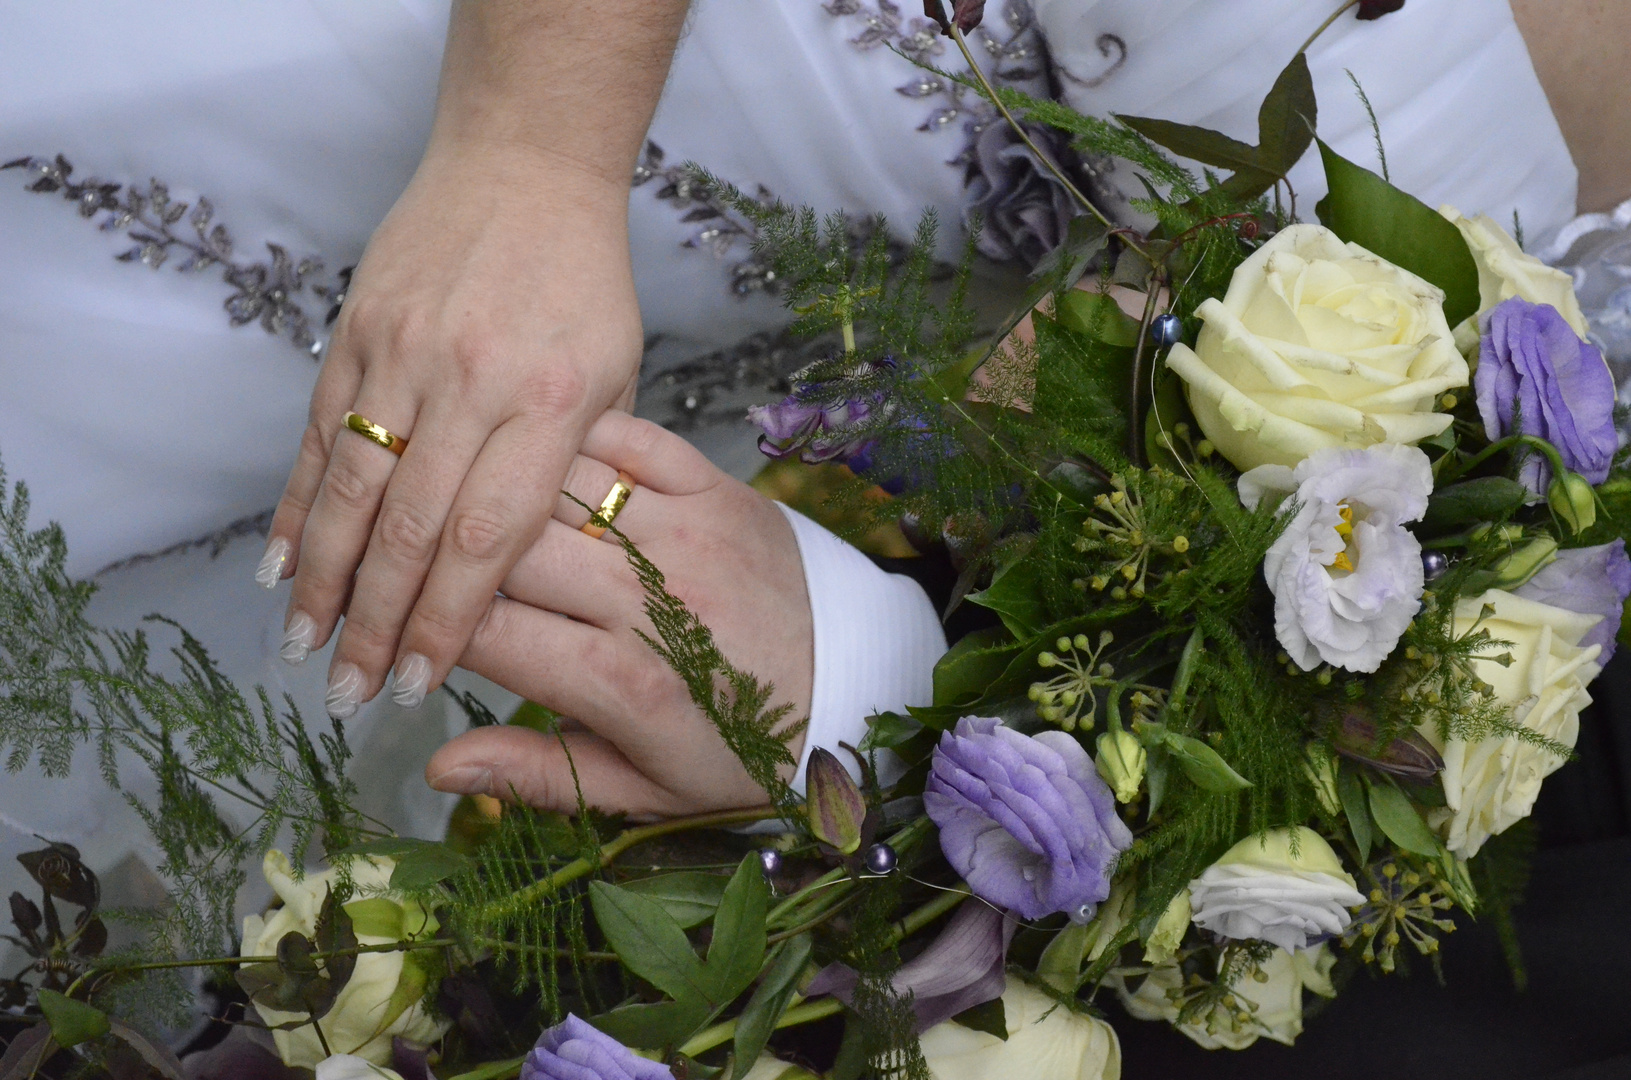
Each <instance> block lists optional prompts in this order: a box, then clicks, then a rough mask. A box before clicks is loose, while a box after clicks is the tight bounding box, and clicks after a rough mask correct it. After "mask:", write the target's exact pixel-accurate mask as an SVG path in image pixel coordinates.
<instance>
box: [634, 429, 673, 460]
mask: <svg viewBox="0 0 1631 1080" xmlns="http://www.w3.org/2000/svg"><path fill="white" fill-rule="evenodd" d="M665 434H667V432H665V431H664V430H663V429H662V428H661V427H658V426H657V425H656V424H653V423H652V422H651V421H649V420H636V421H635V422H634V423H632V424H630V425H629V432H628V436H627V441H628V448H629V453H630V456H632V457H634V458H636V459H640V460H644V459H647V458H651V457H655V456H657V454H658V452H659V451H660V450H661V449H662V439H663V436H664V435H665Z"/></svg>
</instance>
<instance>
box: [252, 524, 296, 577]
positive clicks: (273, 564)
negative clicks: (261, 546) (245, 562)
mask: <svg viewBox="0 0 1631 1080" xmlns="http://www.w3.org/2000/svg"><path fill="white" fill-rule="evenodd" d="M291 550H292V547H291V546H290V544H289V541H287V540H285V539H284V538H283V537H281V536H277V537H273V539H272V542H271V543H270V544H267V545H266V554H265V555H262V556H261V564H260V565H259V566H257V567H255V584H257V585H259V586H260V587H261V588H263V589H275V588H277V583H278V582H280V581H282V580H283V567H284V566H285V565H287V564H288V562H289V552H290V551H291Z"/></svg>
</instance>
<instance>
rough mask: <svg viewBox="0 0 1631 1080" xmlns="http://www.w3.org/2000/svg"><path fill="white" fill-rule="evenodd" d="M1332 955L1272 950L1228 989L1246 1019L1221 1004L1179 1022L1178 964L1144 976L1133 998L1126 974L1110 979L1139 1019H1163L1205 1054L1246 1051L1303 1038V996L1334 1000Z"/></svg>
mask: <svg viewBox="0 0 1631 1080" xmlns="http://www.w3.org/2000/svg"><path fill="white" fill-rule="evenodd" d="M1335 965H1336V956H1335V954H1333V953H1332V952H1331V950H1330V949H1328V948H1326V947H1325V946H1324V945H1320V946H1319V947H1318V948H1314V949H1305V950H1302V951H1300V952H1297V953H1288V952H1286V951H1285V950H1284V949H1275V950H1274V952H1273V953H1272V954H1271V955H1270V956H1269V958H1268V959H1267V960H1265V961H1263V964H1262V966H1261V967H1260V968H1258V971H1257V975H1259V976H1263V981H1261V982H1259V981H1258V978H1257V977H1256V976H1253V975H1246V976H1244V977H1243V978H1241V979H1240V980H1239V981H1238V982H1236V983H1235V985H1234V986H1233V987H1232V988H1231V989H1232V991H1233V993H1234V996H1235V997H1236V998H1237V999H1239V1000H1240V1001H1241V1003H1242V1004H1243V1005H1244V1010H1243V1011H1244V1012H1245V1014H1246V1015H1245V1016H1244V1018H1243V1017H1242V1016H1241V1015H1240V1013H1239V1012H1237V1011H1231V1010H1230V1009H1228V1008H1226V1007H1225V1006H1224V1005H1223V1004H1219V1005H1217V1006H1214V1007H1213V1009H1212V1012H1211V1013H1210V1014H1208V1015H1207V1016H1203V1017H1198V1018H1196V1019H1194V1020H1191V1021H1188V1022H1187V1023H1183V1024H1180V1023H1178V1022H1177V1021H1178V1012H1179V1009H1178V1006H1177V1004H1176V1003H1175V1002H1174V1001H1173V1000H1172V995H1173V992H1174V991H1177V990H1179V989H1181V988H1182V987H1183V984H1184V975H1183V972H1182V971H1181V970H1180V969H1179V967H1178V965H1177V964H1162V965H1161V966H1159V967H1157V968H1155V969H1154V970H1152V971H1150V972H1149V974H1147V975H1145V976H1144V978H1143V980H1142V981H1140V982H1139V983H1138V987H1137V989H1136V990H1135V991H1133V992H1132V993H1129V992H1128V991H1127V983H1128V979H1129V975H1130V973H1129V972H1117V973H1115V974H1114V976H1113V982H1114V984H1115V986H1116V993H1117V995H1118V996H1119V997H1120V998H1121V1002H1122V1004H1123V1005H1125V1006H1126V1007H1127V1011H1128V1012H1129V1013H1131V1014H1132V1015H1133V1016H1134V1017H1136V1018H1138V1019H1139V1020H1165V1021H1166V1022H1167V1023H1169V1024H1171V1025H1172V1026H1173V1027H1175V1028H1177V1029H1178V1030H1179V1031H1181V1032H1183V1033H1184V1034H1185V1035H1187V1036H1189V1037H1190V1038H1191V1039H1193V1040H1194V1041H1195V1042H1196V1043H1198V1044H1199V1045H1200V1046H1202V1047H1205V1048H1206V1049H1208V1050H1244V1049H1246V1047H1248V1046H1250V1045H1251V1044H1252V1043H1254V1042H1256V1041H1257V1040H1258V1039H1273V1040H1274V1041H1275V1042H1281V1043H1285V1044H1286V1045H1287V1046H1290V1045H1291V1044H1292V1043H1294V1042H1296V1041H1297V1036H1298V1035H1301V1034H1302V1033H1303V991H1304V990H1309V991H1312V992H1313V993H1316V994H1318V995H1320V996H1321V997H1335V996H1336V989H1335V988H1334V987H1333V986H1332V985H1331V968H1333V967H1334V966H1335Z"/></svg>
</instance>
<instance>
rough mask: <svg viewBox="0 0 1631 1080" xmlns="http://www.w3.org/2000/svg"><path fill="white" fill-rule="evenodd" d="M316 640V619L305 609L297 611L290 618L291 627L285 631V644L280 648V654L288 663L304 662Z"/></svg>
mask: <svg viewBox="0 0 1631 1080" xmlns="http://www.w3.org/2000/svg"><path fill="white" fill-rule="evenodd" d="M316 640H317V622H316V620H315V619H313V618H312V617H311V616H310V615H307V614H306V613H305V612H304V611H297V612H295V613H294V617H293V618H292V619H290V620H289V628H288V629H287V630H285V631H283V644H282V645H281V646H280V647H279V648H278V651H277V652H278V655H279V656H281V657H283V662H284V663H286V664H304V663H305V662H306V657H308V656H310V655H311V647H312V643H313V642H315V641H316Z"/></svg>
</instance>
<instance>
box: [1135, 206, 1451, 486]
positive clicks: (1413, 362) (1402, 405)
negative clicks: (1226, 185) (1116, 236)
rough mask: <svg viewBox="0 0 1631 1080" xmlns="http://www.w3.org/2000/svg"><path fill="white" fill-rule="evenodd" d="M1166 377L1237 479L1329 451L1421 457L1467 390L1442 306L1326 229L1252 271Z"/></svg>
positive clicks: (1310, 228) (1241, 276) (1245, 270)
mask: <svg viewBox="0 0 1631 1080" xmlns="http://www.w3.org/2000/svg"><path fill="white" fill-rule="evenodd" d="M1196 314H1198V315H1199V316H1200V317H1201V319H1202V320H1204V322H1205V324H1206V325H1205V326H1204V327H1203V328H1202V329H1201V334H1200V338H1199V340H1197V341H1196V343H1195V348H1194V349H1193V350H1192V349H1190V348H1189V347H1188V346H1185V345H1174V346H1173V347H1172V351H1171V352H1169V353H1168V354H1167V366H1168V367H1170V368H1171V369H1172V370H1173V371H1175V372H1177V373H1178V374H1179V376H1181V377H1182V378H1183V380H1184V382H1185V383H1187V384H1188V391H1189V404H1190V408H1192V409H1193V410H1194V412H1195V419H1196V420H1197V421H1199V422H1200V425H1201V430H1202V431H1204V432H1205V433H1206V437H1207V438H1208V439H1210V440H1212V442H1213V444H1214V445H1215V446H1216V447H1217V448H1218V451H1219V452H1220V453H1222V454H1223V456H1224V457H1226V458H1228V459H1229V460H1230V461H1231V462H1233V463H1234V464H1235V466H1236V467H1237V468H1240V469H1250V468H1253V467H1255V466H1258V465H1268V464H1276V465H1295V464H1297V462H1299V461H1301V460H1302V459H1303V458H1305V457H1307V456H1308V455H1309V454H1312V453H1314V452H1315V451H1316V450H1323V449H1326V448H1327V447H1342V446H1349V447H1358V446H1369V445H1371V444H1373V443H1379V442H1393V443H1415V442H1419V441H1420V440H1422V439H1425V438H1429V437H1430V436H1433V435H1437V434H1438V433H1439V432H1441V431H1443V430H1444V429H1445V428H1447V427H1449V426H1450V416H1449V414H1448V413H1438V412H1434V411H1433V410H1434V407H1435V402H1436V401H1437V399H1438V395H1440V394H1442V393H1443V392H1444V391H1446V390H1450V389H1453V388H1455V387H1458V386H1465V385H1467V362H1466V360H1464V359H1463V358H1462V356H1461V354H1460V352H1458V351H1457V350H1456V347H1455V342H1454V338H1453V336H1452V334H1451V333H1450V327H1449V324H1448V323H1446V322H1445V321H1444V294H1443V293H1442V292H1441V291H1440V290H1439V289H1437V288H1435V287H1434V286H1432V285H1429V284H1428V283H1427V282H1425V281H1423V280H1422V279H1421V278H1419V277H1417V276H1416V275H1414V274H1412V273H1409V272H1408V271H1405V270H1401V269H1400V268H1399V267H1397V266H1394V265H1393V264H1392V263H1390V262H1387V261H1386V260H1384V259H1380V258H1378V257H1377V256H1375V255H1372V254H1371V253H1370V252H1368V251H1366V250H1365V249H1364V248H1362V247H1359V246H1358V245H1357V244H1344V243H1343V242H1342V241H1341V240H1339V239H1337V236H1336V234H1335V233H1333V232H1331V231H1330V230H1329V229H1326V228H1323V227H1321V226H1319V225H1292V226H1290V227H1289V228H1286V229H1284V230H1283V231H1281V232H1280V233H1279V234H1278V235H1276V236H1275V237H1274V238H1273V239H1272V240H1270V241H1269V242H1268V243H1266V244H1264V245H1263V246H1262V247H1261V248H1260V249H1258V250H1257V251H1256V252H1255V253H1254V254H1253V255H1252V256H1251V258H1249V259H1247V260H1246V261H1245V262H1243V263H1241V264H1240V266H1239V267H1238V268H1237V269H1236V270H1235V274H1234V278H1233V279H1232V280H1231V281H1230V283H1229V291H1228V293H1227V294H1226V295H1225V296H1224V298H1223V300H1222V301H1221V302H1220V301H1218V300H1215V299H1212V300H1207V301H1206V302H1205V303H1203V304H1201V306H1200V307H1199V308H1198V309H1196Z"/></svg>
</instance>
